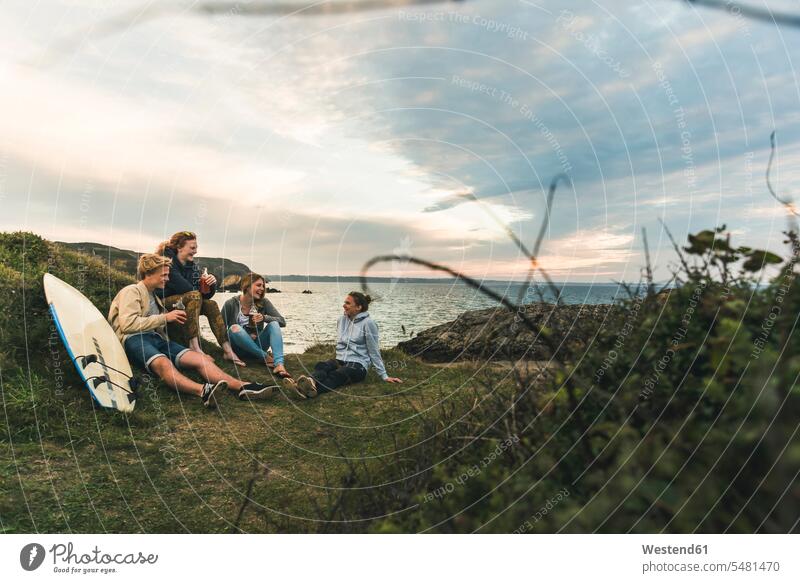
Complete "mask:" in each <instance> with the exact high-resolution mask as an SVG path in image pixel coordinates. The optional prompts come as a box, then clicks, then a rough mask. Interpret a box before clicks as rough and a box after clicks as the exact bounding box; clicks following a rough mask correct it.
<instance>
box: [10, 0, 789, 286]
mask: <svg viewBox="0 0 800 583" xmlns="http://www.w3.org/2000/svg"><path fill="white" fill-rule="evenodd" d="M751 2H752V3H753V4H758V5H762V6H767V7H769V8H772V9H775V10H778V9H783V10H790V11H791V10H794V11H796V10H798V4H797V2H794V1H791V2H790V1H782V2H766V3H764V2H763V1H762V0H751ZM264 3H265V4H272V5H277V2H273V1H272V0H264ZM224 4H225V2H224V1H221V2H219V3H217V4H216V6H219V5H223V6H224ZM256 4H258V3H257V2H256V1H255V0H253V2H245V3H243V5H244V7H245V8H247V7H250V6H252V5H256ZM286 4H291V0H289V2H284V3H283V5H286ZM307 4H308V2H303V1H297V2H296V5H297V7H298V8H302V7H303V6H305V5H307ZM331 4H336V2H335V1H334V2H331ZM245 12H247V10H246V9H244V8H243V9H237V8H233V9H232V10H228V11H226V10H222V11H221V12H220V11H218V12H217V13H216V14H208V13H207V12H204V11H203V10H200V9H198V4H197V3H192V2H166V1H164V2H158V3H151V2H141V1H129V0H126V1H117V2H113V3H111V2H106V1H105V0H92V1H90V0H60V1H55V0H54V1H51V2H47V3H38V2H37V3H32V2H29V1H28V0H3V2H2V3H0V88H1V90H0V207H1V208H2V213H0V230H15V229H20V228H22V229H26V230H31V231H35V232H37V233H40V234H41V235H43V236H45V237H47V238H50V239H55V240H63V241H98V242H102V243H108V244H112V245H115V246H118V247H123V248H129V249H135V250H151V248H153V247H155V245H156V243H157V242H158V241H159V240H161V239H163V238H165V237H166V236H168V235H169V234H171V233H172V232H174V231H177V230H183V229H190V230H194V231H197V232H199V234H200V241H199V242H200V250H201V254H205V255H224V256H226V257H230V258H232V259H236V260H240V261H244V262H246V263H248V264H249V265H251V267H253V268H254V269H256V270H259V271H262V272H265V273H270V274H326V275H333V274H340V275H350V274H355V273H358V271H359V269H360V267H361V265H362V264H363V263H364V262H365V261H366V260H368V259H369V258H370V257H372V256H373V255H375V254H384V253H411V254H414V255H417V256H420V257H423V258H426V259H429V260H433V261H439V262H444V263H447V264H449V265H451V266H453V267H455V268H457V269H461V270H463V271H466V272H467V273H469V274H471V275H473V276H475V277H478V278H481V277H490V278H505V277H519V276H520V275H521V274H522V273H524V271H525V269H526V267H527V264H526V260H525V258H524V257H522V256H521V255H520V253H519V251H518V250H517V249H516V247H514V245H513V244H512V243H511V241H510V240H509V238H508V236H507V235H506V233H505V231H504V229H503V227H502V226H501V225H500V224H498V222H497V221H496V220H495V219H499V220H500V221H502V222H504V223H506V224H508V225H510V227H511V228H512V229H513V230H514V231H515V232H516V233H517V234H518V236H519V237H520V238H521V239H523V240H524V241H526V242H530V241H532V239H534V237H535V233H536V232H537V230H538V226H539V224H540V222H541V221H542V217H543V215H544V211H545V206H544V201H545V195H546V191H547V186H548V185H549V183H550V181H551V179H552V178H553V177H554V176H555V175H557V174H559V173H565V174H567V175H568V176H569V177H570V179H571V180H572V185H571V186H564V185H562V186H561V187H560V188H559V191H558V194H557V198H556V203H555V208H554V209H553V212H552V220H551V225H550V229H549V231H548V234H547V237H546V239H545V241H544V245H543V249H542V262H543V264H544V265H545V267H546V268H547V269H548V270H549V271H550V273H551V275H552V276H553V278H555V279H557V280H562V281H602V282H605V281H610V280H612V279H627V280H637V279H638V278H639V276H640V271H641V267H642V265H643V262H644V259H643V245H642V237H641V231H642V228H646V229H647V233H648V239H649V243H650V249H651V255H652V258H653V262H654V264H655V265H656V267H657V270H656V273H657V276H658V277H659V278H660V279H665V278H666V277H667V276H668V271H669V267H670V265H671V264H672V263H673V262H674V255H673V253H672V251H671V249H670V246H669V242H668V240H667V238H666V236H665V233H664V232H663V230H662V228H661V224H660V220H661V221H663V222H664V223H666V225H667V226H668V227H669V228H670V230H671V231H672V233H673V234H674V235H675V237H676V238H678V239H681V240H683V239H685V237H686V235H687V233H691V232H696V231H698V230H701V229H704V228H710V227H713V226H715V225H719V224H723V223H724V224H726V225H727V226H728V228H729V229H730V230H731V232H732V233H733V237H734V242H738V243H740V244H747V245H749V246H760V247H767V248H770V249H773V250H776V251H777V250H781V249H782V235H781V231H782V230H783V229H784V228H785V226H786V218H785V216H784V213H783V211H782V209H781V207H780V205H778V204H777V203H776V202H775V201H774V200H773V199H771V198H770V197H769V195H768V194H767V191H766V188H765V184H764V170H765V167H766V163H767V159H768V156H769V134H770V132H771V131H772V130H773V129H777V130H778V144H779V156H778V158H777V166H776V168H775V181H776V184H777V186H778V189H779V191H780V192H781V193H782V194H783V195H785V196H787V197H788V196H794V197H795V198H797V196H798V195H800V188H798V185H800V182H799V180H800V165H798V162H800V107H799V106H800V83H798V78H797V75H796V73H795V70H794V62H793V60H792V55H798V54H800V52H799V51H798V49H800V30H795V29H788V28H778V27H776V26H775V25H774V24H773V25H770V24H763V23H757V22H753V21H750V20H745V19H743V18H741V17H739V16H737V15H736V14H727V13H725V12H717V11H713V10H708V9H695V8H693V7H691V6H687V5H686V4H685V3H684V2H680V1H677V0H626V1H610V0H604V1H602V2H591V3H590V2H586V1H585V0H581V1H571V0H568V1H559V2H545V1H543V0H537V2H529V1H512V0H509V1H505V2H495V1H489V0H466V1H464V2H459V3H452V2H451V3H441V4H429V5H426V6H423V7H416V8H413V7H405V8H393V9H386V10H368V11H363V12H350V13H343V14H327V15H326V14H320V12H321V11H320V10H312V11H310V12H311V13H307V14H302V13H299V14H283V15H281V14H267V15H257V16H254V15H247V14H244V13H245ZM465 194H467V195H472V196H474V197H477V198H478V199H479V200H480V201H481V202H480V203H476V202H474V201H472V200H471V199H470V197H469V196H464V195H465ZM493 217H494V218H493ZM381 272H383V274H396V273H397V269H396V267H395V268H392V267H391V266H389V265H386V266H383V268H382V269H378V270H377V271H374V272H373V273H374V274H380V273H381ZM404 273H405V274H406V275H409V276H428V275H435V274H430V273H429V272H425V271H420V270H418V269H417V268H408V269H407V270H405V272H404Z"/></svg>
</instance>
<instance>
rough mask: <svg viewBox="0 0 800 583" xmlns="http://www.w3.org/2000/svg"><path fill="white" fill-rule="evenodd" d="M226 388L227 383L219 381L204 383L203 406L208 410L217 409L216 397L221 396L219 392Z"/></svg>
mask: <svg viewBox="0 0 800 583" xmlns="http://www.w3.org/2000/svg"><path fill="white" fill-rule="evenodd" d="M227 388H228V383H226V382H225V381H219V382H218V383H216V384H214V383H206V384H204V385H203V394H202V399H203V406H204V407H206V408H208V409H215V408H216V407H217V397H218V396H219V395H221V394H222V393H221V391H224V390H225V389H227Z"/></svg>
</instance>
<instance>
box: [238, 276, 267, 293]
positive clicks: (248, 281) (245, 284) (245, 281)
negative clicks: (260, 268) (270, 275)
mask: <svg viewBox="0 0 800 583" xmlns="http://www.w3.org/2000/svg"><path fill="white" fill-rule="evenodd" d="M259 279H260V280H262V281H263V282H264V283H265V284H266V283H267V278H266V277H264V276H263V275H259V274H257V273H248V274H247V275H245V276H244V277H243V278H242V281H241V283H240V284H239V285H240V287H241V289H242V292H243V293H247V291H248V290H249V289H250V286H251V285H253V284H254V283H255V282H257V281H258V280H259Z"/></svg>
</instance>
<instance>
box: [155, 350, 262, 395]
mask: <svg viewBox="0 0 800 583" xmlns="http://www.w3.org/2000/svg"><path fill="white" fill-rule="evenodd" d="M159 360H161V359H159ZM181 366H182V367H186V368H191V369H194V370H196V371H197V372H199V373H200V376H202V377H203V378H204V379H206V380H207V381H208V382H210V383H218V382H219V381H225V382H226V383H228V388H230V389H233V390H234V391H238V390H239V389H241V388H242V387H243V386H244V385H245V384H247V383H246V382H243V381H240V380H239V379H237V378H234V377H232V376H231V375H229V374H228V373H226V372H225V371H223V370H222V369H221V368H219V367H218V366H217V365H216V364H214V359H213V358H211V357H210V356H208V355H207V354H198V353H197V352H192V351H189V352H184V353H183V356H181Z"/></svg>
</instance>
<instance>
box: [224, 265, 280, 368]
mask: <svg viewBox="0 0 800 583" xmlns="http://www.w3.org/2000/svg"><path fill="white" fill-rule="evenodd" d="M265 286H266V282H265V281H264V277H263V276H261V275H258V274H256V273H248V274H247V275H245V276H244V277H243V278H242V295H240V296H234V297H232V298H230V299H229V300H228V301H227V302H225V305H223V306H222V319H223V320H224V321H225V325H226V326H227V327H228V336H229V337H230V339H231V343H232V344H233V346H234V347H235V348H236V350H237V352H238V353H239V354H241V355H242V356H245V357H248V358H253V359H257V360H261V361H263V362H264V364H266V365H267V366H269V367H272V366H274V368H273V372H274V373H275V374H276V375H277V376H279V377H281V378H284V379H289V378H291V376H292V375H290V374H289V372H288V371H287V370H286V368H285V367H284V366H283V334H282V332H281V328H284V327H286V320H285V319H284V318H283V316H281V314H280V312H278V310H277V309H275V306H273V305H272V302H270V301H269V300H268V299H266V298H265V297H264V293H265V291H266V290H265ZM268 348H272V360H270V357H269V354H267V349H268Z"/></svg>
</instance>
